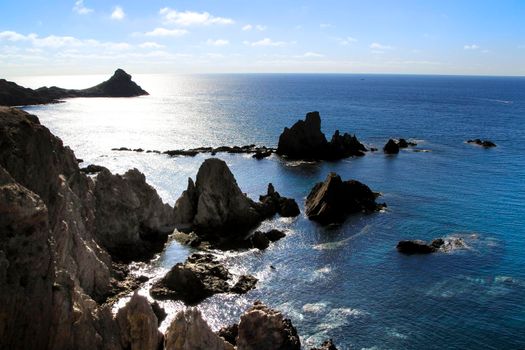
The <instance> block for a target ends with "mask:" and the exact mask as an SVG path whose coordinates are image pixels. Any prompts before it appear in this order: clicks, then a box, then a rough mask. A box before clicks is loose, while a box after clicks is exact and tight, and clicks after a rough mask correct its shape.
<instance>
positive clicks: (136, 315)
mask: <svg viewBox="0 0 525 350" xmlns="http://www.w3.org/2000/svg"><path fill="white" fill-rule="evenodd" d="M116 322H117V324H118V327H119V329H120V344H121V345H122V348H123V349H130V350H157V349H158V348H159V345H160V344H161V343H162V340H163V336H162V333H160V332H159V330H158V327H159V325H158V320H157V316H156V315H155V313H154V312H153V310H152V308H151V306H150V304H149V302H148V299H146V298H145V297H143V296H140V295H138V294H137V293H135V294H133V296H132V297H131V299H130V301H129V302H128V303H127V304H126V305H125V306H124V307H123V308H122V309H120V310H119V311H118V313H117V316H116Z"/></svg>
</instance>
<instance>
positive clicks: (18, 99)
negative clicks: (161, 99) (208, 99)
mask: <svg viewBox="0 0 525 350" xmlns="http://www.w3.org/2000/svg"><path fill="white" fill-rule="evenodd" d="M141 95H148V93H147V92H146V91H144V90H143V89H142V88H141V87H140V86H138V85H137V84H136V83H135V82H133V81H132V80H131V75H129V74H127V73H126V72H125V71H124V70H122V69H117V70H116V71H115V73H114V74H113V76H112V77H111V78H110V79H109V80H107V81H105V82H103V83H101V84H98V85H96V86H93V87H90V88H87V89H81V90H75V89H63V88H59V87H56V86H52V87H41V88H39V89H36V90H33V89H29V88H24V87H22V86H20V85H17V84H16V83H13V82H10V81H7V80H5V79H0V105H4V106H22V105H36V104H46V103H57V102H59V100H60V99H64V98H71V97H135V96H141Z"/></svg>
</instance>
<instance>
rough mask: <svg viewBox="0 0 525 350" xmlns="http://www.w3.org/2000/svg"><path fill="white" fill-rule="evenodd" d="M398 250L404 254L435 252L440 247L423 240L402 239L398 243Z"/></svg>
mask: <svg viewBox="0 0 525 350" xmlns="http://www.w3.org/2000/svg"><path fill="white" fill-rule="evenodd" d="M396 248H397V250H398V251H399V252H400V253H403V254H428V253H434V252H436V251H437V249H438V248H439V247H435V246H433V245H432V244H427V243H426V242H425V241H421V240H410V241H400V242H399V243H398V244H397V247H396Z"/></svg>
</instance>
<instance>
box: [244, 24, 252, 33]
mask: <svg viewBox="0 0 525 350" xmlns="http://www.w3.org/2000/svg"><path fill="white" fill-rule="evenodd" d="M252 29H253V26H252V25H251V24H247V25H245V26H244V27H242V30H243V31H245V32H247V31H250V30H252Z"/></svg>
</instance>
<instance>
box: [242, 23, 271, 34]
mask: <svg viewBox="0 0 525 350" xmlns="http://www.w3.org/2000/svg"><path fill="white" fill-rule="evenodd" d="M254 28H255V29H256V30H258V31H260V32H264V31H265V30H266V29H268V27H267V26H263V25H261V24H257V25H256V26H253V25H251V24H247V25H245V26H244V27H242V30H243V31H245V32H247V31H250V30H252V29H254Z"/></svg>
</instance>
